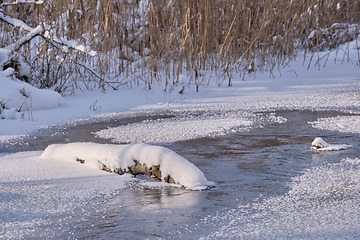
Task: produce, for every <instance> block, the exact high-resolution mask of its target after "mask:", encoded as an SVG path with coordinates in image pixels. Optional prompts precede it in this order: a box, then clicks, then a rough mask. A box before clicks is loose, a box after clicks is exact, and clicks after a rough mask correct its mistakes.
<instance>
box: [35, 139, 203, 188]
mask: <svg viewBox="0 0 360 240" xmlns="http://www.w3.org/2000/svg"><path fill="white" fill-rule="evenodd" d="M41 158H42V159H49V160H56V161H70V162H75V161H76V159H77V158H79V159H82V160H85V164H86V165H89V166H92V167H94V168H98V169H101V163H102V164H105V165H106V166H107V167H109V168H110V169H116V168H121V169H127V168H128V167H130V166H132V165H134V161H135V160H136V161H138V162H140V163H141V164H144V163H145V164H146V165H147V166H148V167H151V166H153V165H160V169H161V175H162V177H163V178H164V177H167V176H169V175H170V176H171V177H172V178H173V179H174V180H175V182H177V183H179V184H181V185H182V186H184V187H186V188H188V189H193V190H201V189H205V188H206V187H207V184H208V182H207V180H206V178H205V176H204V174H203V172H201V171H200V169H198V168H197V167H196V166H195V165H194V164H192V163H190V162H189V161H187V160H186V159H185V158H183V157H181V156H180V155H178V154H176V153H175V152H173V151H171V150H169V149H167V148H164V147H160V146H152V145H147V144H130V145H111V144H95V143H69V144H54V145H50V146H49V147H47V148H46V149H45V150H44V152H43V154H42V155H41ZM99 162H101V163H99Z"/></svg>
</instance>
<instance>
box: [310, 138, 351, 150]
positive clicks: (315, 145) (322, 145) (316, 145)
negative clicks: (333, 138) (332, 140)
mask: <svg viewBox="0 0 360 240" xmlns="http://www.w3.org/2000/svg"><path fill="white" fill-rule="evenodd" d="M350 147H351V145H347V144H340V145H332V144H329V143H327V142H325V141H324V139H322V138H321V137H317V138H315V139H314V141H313V142H312V143H311V149H313V150H316V151H339V150H345V149H347V148H350Z"/></svg>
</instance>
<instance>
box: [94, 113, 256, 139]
mask: <svg viewBox="0 0 360 240" xmlns="http://www.w3.org/2000/svg"><path fill="white" fill-rule="evenodd" d="M251 125H252V121H250V120H247V119H241V118H219V119H202V118H199V119H175V120H174V119H172V120H168V119H160V120H156V121H144V122H141V123H133V124H128V125H125V126H119V127H115V128H108V129H103V130H100V131H98V132H96V133H95V135H96V136H97V137H100V138H105V139H113V141H114V142H117V143H139V142H146V143H166V142H176V141H185V140H190V139H195V138H202V137H215V136H221V135H224V134H226V133H229V132H231V131H240V130H243V131H244V130H247V129H249V128H250V126H251Z"/></svg>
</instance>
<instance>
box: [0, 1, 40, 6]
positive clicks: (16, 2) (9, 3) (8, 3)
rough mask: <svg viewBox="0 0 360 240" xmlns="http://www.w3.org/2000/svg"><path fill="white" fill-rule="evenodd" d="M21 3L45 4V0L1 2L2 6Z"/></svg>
mask: <svg viewBox="0 0 360 240" xmlns="http://www.w3.org/2000/svg"><path fill="white" fill-rule="evenodd" d="M19 4H36V5H42V4H44V1H42V0H38V1H36V0H16V1H15V2H5V3H2V4H0V7H5V6H12V5H19Z"/></svg>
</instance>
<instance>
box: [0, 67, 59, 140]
mask: <svg viewBox="0 0 360 240" xmlns="http://www.w3.org/2000/svg"><path fill="white" fill-rule="evenodd" d="M13 71H14V70H13V69H12V68H8V69H6V71H0V82H1V88H0V102H2V104H4V105H5V106H6V107H7V108H8V109H12V108H15V109H16V110H17V111H22V112H27V111H34V110H38V109H48V108H56V107H59V106H61V104H62V97H61V95H60V94H59V93H57V92H54V91H52V90H47V89H38V88H36V87H33V86H31V85H30V84H28V83H26V82H23V81H20V80H17V79H11V78H10V77H9V75H11V74H12V72H13ZM0 116H1V115H0ZM0 134H1V130H0Z"/></svg>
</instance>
